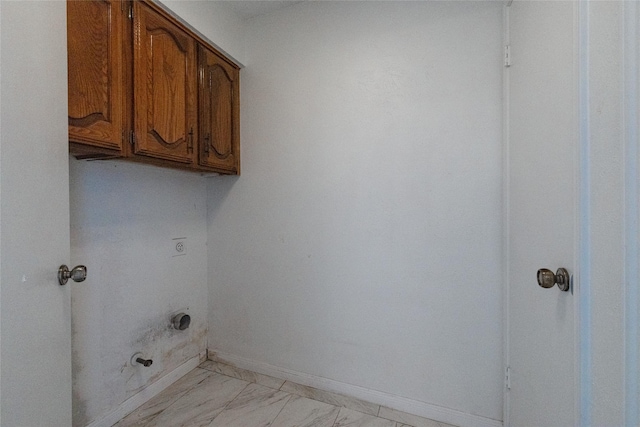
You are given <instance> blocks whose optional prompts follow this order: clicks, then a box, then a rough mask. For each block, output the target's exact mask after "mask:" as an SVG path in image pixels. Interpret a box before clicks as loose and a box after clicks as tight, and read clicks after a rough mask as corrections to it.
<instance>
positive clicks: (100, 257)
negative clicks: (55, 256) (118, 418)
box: [70, 159, 208, 426]
mask: <svg viewBox="0 0 640 427" xmlns="http://www.w3.org/2000/svg"><path fill="white" fill-rule="evenodd" d="M70 190H71V259H72V263H73V264H74V265H75V264H86V265H87V268H88V271H89V274H88V278H87V280H86V281H85V282H82V283H74V284H72V285H71V286H72V297H71V307H72V332H73V337H72V338H73V345H72V348H73V398H74V400H73V410H74V418H73V420H74V425H75V426H84V425H86V424H87V423H88V422H90V421H93V420H95V419H99V418H100V417H101V416H104V415H105V414H107V413H108V412H109V411H111V410H113V409H114V408H117V407H118V405H120V404H121V403H122V402H124V401H125V400H126V399H127V398H129V397H131V396H132V395H134V394H135V393H136V392H139V391H140V390H142V389H143V388H144V387H146V386H148V385H150V384H151V383H153V382H154V381H156V380H158V379H159V378H160V377H161V376H163V375H166V374H167V373H169V372H171V371H172V370H174V369H176V368H177V367H178V366H180V365H181V364H182V363H184V362H186V361H187V360H189V359H190V358H193V357H195V356H198V354H199V353H201V352H203V351H204V350H205V348H206V331H207V293H208V291H207V284H206V283H207V273H206V272H207V258H206V238H207V236H206V202H205V200H206V187H205V181H204V178H202V177H201V176H199V175H197V174H193V173H188V172H180V171H173V170H166V169H160V168H155V167H150V166H143V165H139V164H130V163H125V162H86V161H77V160H74V159H71V160H70ZM177 237H186V238H187V241H186V242H187V254H186V255H184V256H173V255H174V253H175V252H174V249H173V246H174V243H173V241H172V239H173V238H177ZM179 311H185V312H187V313H188V314H189V315H190V316H191V326H190V327H189V329H187V330H186V331H178V330H176V329H174V328H172V327H171V322H170V320H171V316H172V314H175V313H176V312H179ZM138 351H140V352H142V353H143V355H144V356H145V357H147V358H150V359H153V365H151V366H150V367H148V368H143V367H140V366H131V364H130V363H129V362H130V358H131V356H132V355H133V354H134V353H136V352H138Z"/></svg>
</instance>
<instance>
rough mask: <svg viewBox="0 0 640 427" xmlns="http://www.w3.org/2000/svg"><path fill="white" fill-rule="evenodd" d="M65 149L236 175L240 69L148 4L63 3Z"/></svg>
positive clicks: (107, 1) (86, 155)
mask: <svg viewBox="0 0 640 427" xmlns="http://www.w3.org/2000/svg"><path fill="white" fill-rule="evenodd" d="M67 15H68V33H69V42H68V43H69V141H70V144H69V147H70V152H71V153H72V154H74V155H75V156H76V157H79V158H91V157H94V158H105V157H113V158H122V159H127V160H132V161H138V162H145V163H152V164H156V165H159V166H167V167H175V168H181V169H188V170H194V171H205V172H219V173H224V174H239V172H240V158H239V153H240V146H239V141H240V137H239V67H238V66H237V65H235V64H234V63H233V62H231V61H229V60H228V59H226V58H225V57H224V56H222V55H221V54H220V53H219V52H217V51H216V50H215V49H214V48H213V47H212V46H210V45H208V43H207V42H206V41H205V40H203V39H202V38H200V37H199V36H198V35H197V34H195V33H194V32H193V31H191V30H190V29H189V28H187V27H185V26H184V25H183V24H182V23H180V22H179V21H178V20H177V19H175V18H174V17H173V16H171V15H170V14H168V13H167V12H166V11H165V10H164V9H162V8H160V7H159V6H158V5H156V4H155V3H153V2H151V1H149V0H139V1H134V2H127V1H113V0H91V1H74V0H69V1H68V2H67Z"/></svg>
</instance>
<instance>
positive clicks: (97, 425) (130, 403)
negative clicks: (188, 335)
mask: <svg viewBox="0 0 640 427" xmlns="http://www.w3.org/2000/svg"><path fill="white" fill-rule="evenodd" d="M205 355H206V353H204V352H203V353H202V354H199V355H198V356H194V357H192V358H191V359H189V360H187V361H186V362H184V363H183V364H182V365H180V366H178V367H177V368H176V369H174V370H173V371H171V372H169V373H168V374H167V375H165V376H164V377H162V378H160V379H159V380H158V381H156V382H154V383H153V384H151V385H149V386H148V387H146V388H144V389H142V390H140V391H139V392H138V393H136V394H134V395H133V396H131V397H130V398H128V399H127V400H125V401H124V402H122V403H121V404H120V406H118V407H117V408H116V409H114V410H113V411H111V412H109V413H108V414H107V415H105V416H104V417H103V418H100V419H98V420H95V421H93V422H92V423H91V424H89V425H87V427H111V426H113V425H114V424H115V423H117V422H118V421H120V420H121V419H122V418H124V417H125V416H127V415H129V414H130V413H131V412H133V411H135V410H136V409H137V408H139V407H140V406H142V405H144V404H145V403H146V402H147V401H149V400H151V399H152V398H153V397H155V396H156V395H157V394H159V393H160V392H161V391H163V390H164V389H165V388H167V387H169V386H170V385H171V384H173V383H174V382H176V381H178V380H179V379H180V378H182V377H183V376H185V375H186V374H188V373H189V372H191V371H192V370H193V369H195V368H197V367H198V365H199V364H200V363H201V360H203V359H204V358H205V357H206V356H205Z"/></svg>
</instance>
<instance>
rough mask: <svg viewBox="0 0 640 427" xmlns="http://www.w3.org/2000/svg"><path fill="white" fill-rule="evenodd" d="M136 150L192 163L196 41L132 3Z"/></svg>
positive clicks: (194, 138) (160, 157)
mask: <svg viewBox="0 0 640 427" xmlns="http://www.w3.org/2000/svg"><path fill="white" fill-rule="evenodd" d="M133 16H134V38H135V40H134V47H133V49H134V59H133V69H134V80H133V85H134V94H135V97H134V105H133V108H134V123H135V148H134V149H135V153H136V154H138V155H144V156H148V157H153V158H157V159H164V160H170V161H174V162H180V163H186V164H191V163H193V161H194V159H195V154H194V144H195V141H196V140H197V137H198V135H197V131H198V129H197V116H196V108H197V107H196V104H197V92H196V85H197V74H196V42H195V40H194V39H193V38H191V37H190V36H189V35H188V34H187V33H185V32H184V31H182V30H180V29H179V28H178V27H176V26H175V25H173V24H172V23H171V22H169V20H168V19H166V18H164V17H163V16H161V15H160V14H159V13H158V12H156V11H155V10H153V9H151V7H150V6H149V5H146V4H144V3H142V2H135V4H134V15H133Z"/></svg>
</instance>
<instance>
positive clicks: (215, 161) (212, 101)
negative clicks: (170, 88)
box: [198, 46, 240, 174]
mask: <svg viewBox="0 0 640 427" xmlns="http://www.w3.org/2000/svg"><path fill="white" fill-rule="evenodd" d="M198 58H199V62H200V70H199V71H200V73H199V74H200V82H199V90H200V93H199V114H200V144H199V153H198V155H199V163H200V166H202V167H206V168H212V169H218V170H226V171H229V173H236V174H237V173H239V172H240V161H239V160H240V156H239V154H240V120H239V119H240V104H239V91H240V73H239V70H238V68H237V67H234V66H233V65H232V64H230V63H229V62H228V61H227V60H226V59H225V58H223V57H222V56H220V55H218V54H217V53H215V52H213V51H212V50H210V49H207V48H206V47H204V46H200V50H199V52H198Z"/></svg>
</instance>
